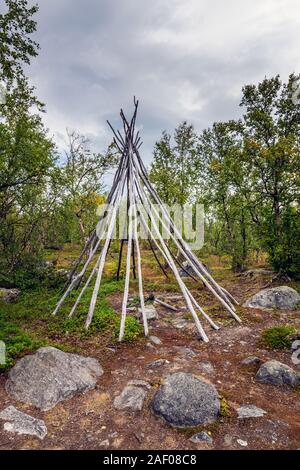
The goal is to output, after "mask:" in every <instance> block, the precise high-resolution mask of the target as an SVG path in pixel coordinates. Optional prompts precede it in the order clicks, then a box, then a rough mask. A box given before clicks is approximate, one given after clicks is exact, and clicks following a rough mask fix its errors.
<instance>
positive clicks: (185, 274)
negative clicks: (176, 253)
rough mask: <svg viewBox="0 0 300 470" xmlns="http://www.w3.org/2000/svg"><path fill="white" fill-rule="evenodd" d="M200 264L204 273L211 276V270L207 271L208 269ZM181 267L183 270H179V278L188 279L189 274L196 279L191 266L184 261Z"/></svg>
mask: <svg viewBox="0 0 300 470" xmlns="http://www.w3.org/2000/svg"><path fill="white" fill-rule="evenodd" d="M202 264H203V265H204V267H205V269H206V271H207V272H208V273H209V274H211V270H210V269H209V267H208V266H207V265H206V264H204V263H202ZM182 266H183V268H184V269H182V268H181V269H180V270H179V274H180V276H181V277H189V274H191V275H192V276H194V277H197V274H196V273H195V271H194V269H193V268H192V266H191V265H190V264H189V262H188V261H184V262H183V263H182Z"/></svg>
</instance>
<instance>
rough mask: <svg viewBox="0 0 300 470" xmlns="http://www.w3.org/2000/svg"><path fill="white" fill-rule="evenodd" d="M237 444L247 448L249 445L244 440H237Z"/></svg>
mask: <svg viewBox="0 0 300 470" xmlns="http://www.w3.org/2000/svg"><path fill="white" fill-rule="evenodd" d="M236 442H237V443H238V444H239V445H240V446H242V447H247V445H248V442H247V441H243V439H237V440H236Z"/></svg>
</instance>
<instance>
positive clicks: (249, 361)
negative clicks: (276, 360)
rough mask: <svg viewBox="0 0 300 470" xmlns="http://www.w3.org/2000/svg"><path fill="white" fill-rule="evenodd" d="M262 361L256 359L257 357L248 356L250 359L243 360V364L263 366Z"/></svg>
mask: <svg viewBox="0 0 300 470" xmlns="http://www.w3.org/2000/svg"><path fill="white" fill-rule="evenodd" d="M261 362H262V360H261V359H259V357H256V356H248V357H245V359H243V360H242V361H241V363H242V364H244V365H245V366H252V365H253V366H254V365H255V366H258V365H259V364H261Z"/></svg>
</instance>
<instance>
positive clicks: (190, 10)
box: [29, 0, 300, 162]
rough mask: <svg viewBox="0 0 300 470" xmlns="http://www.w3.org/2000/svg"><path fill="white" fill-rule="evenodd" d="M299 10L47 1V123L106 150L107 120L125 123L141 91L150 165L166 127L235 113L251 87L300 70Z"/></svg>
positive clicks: (35, 78)
mask: <svg viewBox="0 0 300 470" xmlns="http://www.w3.org/2000/svg"><path fill="white" fill-rule="evenodd" d="M225 3H226V5H225ZM241 4H242V6H241ZM298 10H299V6H298V2H297V1H296V0H272V1H270V0H265V1H264V2H261V1H260V0H251V1H250V0H245V1H244V2H240V1H238V0H228V1H227V2H224V3H223V2H222V3H221V2H219V1H216V0H210V1H208V0H202V1H199V0H189V2H187V1H186V0H168V1H167V0H165V1H163V0H152V1H151V2H149V1H148V0H126V1H124V0H110V1H108V0H64V1H61V0H51V1H50V0H48V1H46V0H43V1H41V2H40V11H39V14H38V32H37V34H36V39H37V40H38V42H39V43H40V44H41V51H40V55H39V57H38V58H37V59H36V60H34V61H33V63H32V66H31V67H30V69H29V73H30V75H31V79H32V82H33V83H34V84H35V85H36V87H37V91H38V94H39V96H40V98H41V99H42V100H44V101H45V103H46V105H47V110H48V113H47V115H46V124H47V125H48V126H49V128H50V131H51V132H52V133H54V135H56V136H58V137H59V134H60V136H61V135H62V134H63V132H64V129H65V128H66V127H70V128H75V129H78V130H79V131H82V132H83V133H85V134H87V135H88V136H89V137H90V138H91V139H92V141H93V145H94V146H95V147H97V148H98V149H99V150H103V149H105V147H106V146H107V144H108V143H109V142H110V139H111V135H110V132H109V129H107V126H106V123H105V120H106V119H110V120H111V121H112V122H113V123H114V124H115V125H117V124H118V111H119V108H120V107H121V106H122V107H124V108H125V110H128V111H129V112H130V110H131V108H132V97H133V95H134V94H135V95H136V96H137V97H138V98H139V99H140V102H141V105H140V115H139V120H138V124H139V125H140V126H141V127H142V134H143V140H144V155H145V157H144V158H145V160H146V161H147V162H149V161H150V159H151V153H152V148H153V144H154V142H155V140H156V139H158V138H159V136H160V134H161V131H162V130H164V129H167V130H169V131H172V130H173V128H174V127H175V126H176V125H177V124H178V123H179V122H180V121H182V120H183V119H187V120H189V121H191V122H193V123H194V125H195V127H196V128H197V129H198V130H201V129H202V128H205V127H207V126H209V125H211V124H212V122H214V121H216V120H222V119H230V118H234V117H237V116H239V115H240V112H241V111H240V109H239V106H238V105H239V101H240V90H241V88H242V86H243V85H244V84H245V83H249V82H252V83H255V82H256V81H258V80H261V79H263V78H264V76H265V75H268V76H271V75H275V74H276V73H280V74H281V75H282V76H283V78H286V77H287V76H288V74H289V73H290V72H292V71H297V67H298V68H299V67H300V61H299V59H298V55H297V52H298V51H297V41H298V39H297V35H298V31H299V26H300V19H299V18H300V15H299V14H298V15H297V11H298ZM59 140H60V141H62V138H61V137H60V138H59Z"/></svg>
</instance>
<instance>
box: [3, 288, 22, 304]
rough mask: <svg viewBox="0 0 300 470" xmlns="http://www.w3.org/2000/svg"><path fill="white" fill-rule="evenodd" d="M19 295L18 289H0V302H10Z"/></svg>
mask: <svg viewBox="0 0 300 470" xmlns="http://www.w3.org/2000/svg"><path fill="white" fill-rule="evenodd" d="M19 295H20V290H19V289H5V288H4V287H0V300H2V301H3V302H12V301H13V300H15V299H16V298H17V297H18V296H19Z"/></svg>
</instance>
